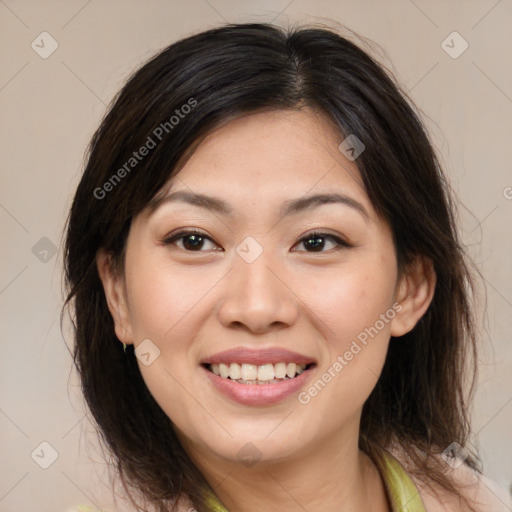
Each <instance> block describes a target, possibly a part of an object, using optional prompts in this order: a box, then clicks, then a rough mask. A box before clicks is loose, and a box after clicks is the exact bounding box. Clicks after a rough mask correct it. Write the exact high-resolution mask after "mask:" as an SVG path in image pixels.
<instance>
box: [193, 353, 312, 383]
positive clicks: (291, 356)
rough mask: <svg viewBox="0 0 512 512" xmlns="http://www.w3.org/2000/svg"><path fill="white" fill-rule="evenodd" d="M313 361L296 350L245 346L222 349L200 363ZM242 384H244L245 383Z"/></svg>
mask: <svg viewBox="0 0 512 512" xmlns="http://www.w3.org/2000/svg"><path fill="white" fill-rule="evenodd" d="M315 362H316V361H315V360H314V359H313V358H311V357H307V356H304V355H302V354H298V353H297V352H291V351H290V350H286V349H284V348H266V349H258V350H255V349H250V348H245V347H239V348H232V349H229V350H224V351H222V352H218V353H217V354H214V355H213V356H210V357H207V358H205V359H203V360H202V361H201V363H202V364H220V363H224V364H230V363H247V364H255V365H258V366H260V365H262V364H266V363H271V364H277V363H297V364H310V363H315ZM292 380H295V379H292ZM243 385H244V386H246V384H243ZM270 385H271V384H269V386H270ZM279 385H280V384H279Z"/></svg>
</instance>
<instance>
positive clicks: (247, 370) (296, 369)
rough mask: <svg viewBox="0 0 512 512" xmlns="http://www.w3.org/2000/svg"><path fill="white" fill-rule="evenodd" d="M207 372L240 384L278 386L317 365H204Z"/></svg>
mask: <svg viewBox="0 0 512 512" xmlns="http://www.w3.org/2000/svg"><path fill="white" fill-rule="evenodd" d="M203 366H204V367H205V368H206V369H207V370H209V371H210V372H212V373H213V374H215V375H217V376H218V377H221V378H222V379H228V380H232V381H233V382H237V383H239V384H276V383H279V382H283V381H286V380H292V379H294V378H296V377H297V376H299V375H301V374H302V373H304V372H306V371H309V370H310V369H312V368H313V367H315V366H316V364H315V363H310V364H307V365H306V364H297V363H276V364H272V363H268V364H262V365H255V364H247V363H230V364H224V363H220V364H204V365H203Z"/></svg>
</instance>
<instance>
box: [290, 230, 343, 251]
mask: <svg viewBox="0 0 512 512" xmlns="http://www.w3.org/2000/svg"><path fill="white" fill-rule="evenodd" d="M329 242H330V243H331V244H333V245H332V246H331V247H329ZM300 243H301V244H303V245H304V247H305V248H306V252H327V251H324V248H325V247H326V243H327V248H328V249H331V248H334V249H335V250H339V249H341V248H343V247H350V245H349V244H347V243H346V242H345V241H344V240H342V239H341V238H338V237H337V236H334V235H330V234H328V233H310V234H309V235H307V236H305V237H303V238H301V240H300ZM300 243H299V245H300Z"/></svg>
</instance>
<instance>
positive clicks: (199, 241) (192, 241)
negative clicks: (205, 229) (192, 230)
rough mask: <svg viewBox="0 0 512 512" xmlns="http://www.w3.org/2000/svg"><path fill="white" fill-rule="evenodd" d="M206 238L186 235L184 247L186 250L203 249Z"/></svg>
mask: <svg viewBox="0 0 512 512" xmlns="http://www.w3.org/2000/svg"><path fill="white" fill-rule="evenodd" d="M203 242H204V238H203V237H202V236H201V235H193V234H191V235H186V236H184V237H183V246H184V247H185V248H186V249H190V248H192V249H201V247H202V246H203Z"/></svg>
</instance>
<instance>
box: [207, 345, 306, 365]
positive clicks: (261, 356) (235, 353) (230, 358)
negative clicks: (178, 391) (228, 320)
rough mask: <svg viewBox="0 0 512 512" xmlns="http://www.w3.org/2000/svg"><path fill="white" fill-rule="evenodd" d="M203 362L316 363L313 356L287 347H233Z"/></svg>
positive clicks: (256, 363) (255, 363)
mask: <svg viewBox="0 0 512 512" xmlns="http://www.w3.org/2000/svg"><path fill="white" fill-rule="evenodd" d="M201 363H202V364H220V363H224V364H230V363H247V364H254V365H257V366H260V365H263V364H267V363H270V364H277V363H297V364H305V365H307V364H310V363H315V360H314V359H313V358H312V357H308V356H305V355H302V354H299V353H297V352H292V351H290V350H286V349H285V348H277V347H276V348H260V349H251V348H247V347H238V348H231V349H228V350H223V351H222V352H217V353H216V354H213V355H212V356H209V357H206V358H205V359H203V360H202V361H201Z"/></svg>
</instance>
